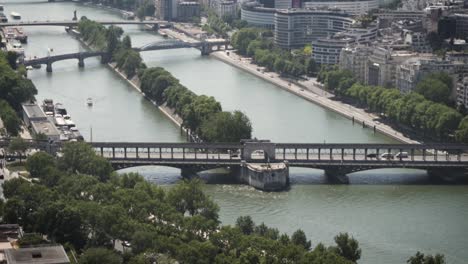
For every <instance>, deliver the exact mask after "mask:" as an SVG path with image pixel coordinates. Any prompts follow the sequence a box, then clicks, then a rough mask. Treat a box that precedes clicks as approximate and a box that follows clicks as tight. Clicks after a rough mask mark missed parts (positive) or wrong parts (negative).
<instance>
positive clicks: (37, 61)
mask: <svg viewBox="0 0 468 264" xmlns="http://www.w3.org/2000/svg"><path fill="white" fill-rule="evenodd" d="M221 46H224V47H225V49H228V48H229V41H227V40H223V39H208V40H204V41H198V42H185V41H181V40H167V41H162V42H161V41H160V42H154V43H149V44H147V45H144V46H141V47H139V48H133V49H134V50H135V51H138V52H143V51H152V50H165V49H181V48H198V49H200V50H201V53H202V55H207V54H209V53H210V52H212V50H213V48H214V47H217V49H218V50H219V49H220V48H221ZM90 57H101V62H103V63H105V62H107V61H109V59H110V58H109V54H108V53H107V52H105V51H86V52H75V53H69V54H61V55H54V56H47V57H42V58H34V59H30V60H25V61H24V62H23V65H24V66H33V65H41V64H43V65H46V66H47V67H46V70H47V72H52V63H54V62H56V61H62V60H70V59H77V60H78V66H79V67H84V60H85V59H86V58H90Z"/></svg>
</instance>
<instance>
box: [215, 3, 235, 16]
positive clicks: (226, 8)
mask: <svg viewBox="0 0 468 264" xmlns="http://www.w3.org/2000/svg"><path fill="white" fill-rule="evenodd" d="M210 5H211V8H213V10H214V11H215V12H216V14H217V15H218V16H219V17H223V16H232V17H235V15H236V12H237V3H236V2H234V1H225V0H213V1H211V4H210Z"/></svg>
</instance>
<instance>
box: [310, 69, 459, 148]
mask: <svg viewBox="0 0 468 264" xmlns="http://www.w3.org/2000/svg"><path fill="white" fill-rule="evenodd" d="M317 80H318V81H321V82H323V83H324V84H325V88H326V89H328V90H331V91H333V92H334V93H335V95H336V96H337V97H345V98H351V99H353V100H354V101H355V102H357V103H358V104H359V105H360V106H362V107H365V108H368V109H369V110H370V111H372V112H375V113H378V114H379V115H383V116H385V117H386V118H388V119H389V120H390V121H392V122H394V123H396V124H398V125H404V126H405V127H409V128H411V129H412V130H413V131H417V132H419V133H421V132H422V135H423V136H427V137H432V138H437V139H439V140H454V139H455V140H457V141H459V142H465V143H468V121H464V120H468V119H467V118H466V117H465V118H464V117H463V115H462V114H461V113H459V112H458V111H457V110H456V109H454V108H452V107H450V105H452V102H451V100H450V93H451V90H452V78H451V77H450V76H449V75H447V74H446V73H442V72H441V73H432V74H429V75H428V76H426V77H425V78H424V79H423V80H422V81H420V82H419V83H418V84H417V85H416V88H415V92H411V93H407V94H403V93H401V92H400V91H399V90H397V89H389V88H383V87H373V86H366V85H361V84H359V83H357V82H356V79H355V78H354V77H353V75H352V73H351V72H349V71H347V70H339V69H338V68H337V67H336V66H325V67H322V69H321V71H320V72H319V74H318V76H317ZM462 120H463V121H464V122H462Z"/></svg>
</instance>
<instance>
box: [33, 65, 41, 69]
mask: <svg viewBox="0 0 468 264" xmlns="http://www.w3.org/2000/svg"><path fill="white" fill-rule="evenodd" d="M32 67H33V68H34V69H40V68H41V65H40V64H34V65H33V66H32Z"/></svg>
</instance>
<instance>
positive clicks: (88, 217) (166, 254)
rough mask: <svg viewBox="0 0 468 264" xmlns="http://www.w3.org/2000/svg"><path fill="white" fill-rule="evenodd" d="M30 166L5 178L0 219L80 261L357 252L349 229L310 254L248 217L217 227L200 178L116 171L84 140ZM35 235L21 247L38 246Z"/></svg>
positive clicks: (303, 244)
mask: <svg viewBox="0 0 468 264" xmlns="http://www.w3.org/2000/svg"><path fill="white" fill-rule="evenodd" d="M98 167H104V168H106V169H105V171H103V170H96V169H97V168H98ZM27 168H28V170H29V171H30V173H31V176H32V177H34V178H37V179H38V181H35V182H34V183H30V182H28V181H25V180H22V179H21V178H17V179H12V180H10V181H7V182H5V183H4V185H3V190H4V196H5V198H6V199H7V200H6V202H2V203H1V206H0V209H1V210H0V213H1V215H2V219H3V221H4V222H6V223H19V224H20V225H22V226H23V228H24V231H25V232H27V233H31V232H33V233H38V234H40V236H42V235H46V237H47V240H48V241H49V242H53V243H62V244H64V245H65V246H66V247H67V248H69V249H74V250H76V251H77V252H78V253H82V254H80V257H79V262H80V263H82V264H83V263H107V264H113V263H132V264H133V263H134V264H140V263H153V262H154V261H156V260H159V258H165V259H168V260H171V262H168V263H173V262H172V261H175V260H176V261H178V262H179V263H190V264H196V263H324V264H326V263H330V264H331V263H355V262H356V261H357V260H358V259H359V258H360V255H361V250H360V249H359V246H358V242H357V241H356V240H355V239H353V238H352V237H349V236H348V235H347V234H340V235H338V236H337V237H336V238H335V241H336V246H333V247H330V248H326V247H325V246H323V245H322V244H318V245H317V246H316V247H315V249H314V250H312V251H310V248H311V242H310V241H309V240H308V239H307V237H306V236H305V234H304V232H303V231H301V230H298V231H296V232H295V233H294V234H293V235H292V236H291V237H289V236H288V235H286V234H282V235H280V233H279V231H278V230H277V229H273V228H268V227H267V226H265V225H264V224H263V223H262V224H261V225H255V224H254V223H253V221H252V219H251V218H250V217H240V218H239V219H238V220H237V224H236V226H233V227H232V226H223V227H221V226H220V225H219V223H220V222H219V218H218V212H219V207H218V206H217V205H216V204H215V203H214V202H213V201H212V200H211V199H210V198H209V197H208V196H207V195H206V194H205V193H204V192H203V191H202V183H201V182H200V181H198V180H193V181H182V182H180V183H178V184H177V185H175V186H174V187H173V188H171V189H169V190H165V189H162V188H160V187H158V186H156V185H153V184H150V183H148V182H146V181H145V180H144V179H143V178H142V177H141V176H139V175H137V174H123V175H117V174H115V173H113V172H112V169H111V168H110V164H109V163H107V161H105V160H103V159H101V158H100V157H98V156H96V154H95V153H94V151H93V150H92V148H91V147H90V146H89V145H87V144H85V143H78V142H72V143H69V144H67V145H66V146H65V147H64V149H63V155H62V156H61V158H58V159H55V158H53V157H52V156H50V155H48V154H46V153H43V152H38V153H35V154H34V155H32V156H31V157H29V158H28V160H27ZM103 175H106V176H105V177H103ZM40 236H39V239H34V237H27V238H25V239H24V241H22V243H20V244H23V245H26V244H34V243H43V242H44V241H43V240H42V239H41V238H40ZM117 241H129V243H130V245H131V246H130V247H131V251H125V252H126V253H117V252H115V251H114V250H113V249H114V247H115V243H116V242H117ZM127 246H129V245H127ZM158 263H159V262H158Z"/></svg>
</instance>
